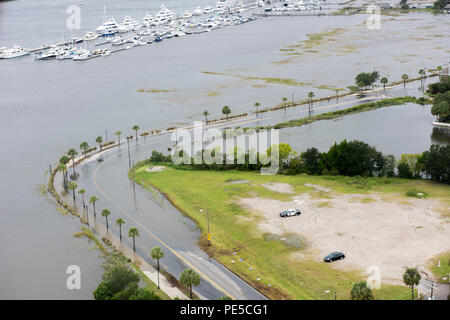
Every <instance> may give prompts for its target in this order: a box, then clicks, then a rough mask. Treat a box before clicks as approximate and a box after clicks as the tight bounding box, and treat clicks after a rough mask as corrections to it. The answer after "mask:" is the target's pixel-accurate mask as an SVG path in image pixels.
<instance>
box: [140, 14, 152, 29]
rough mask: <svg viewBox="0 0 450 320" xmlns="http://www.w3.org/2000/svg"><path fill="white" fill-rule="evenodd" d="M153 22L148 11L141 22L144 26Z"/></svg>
mask: <svg viewBox="0 0 450 320" xmlns="http://www.w3.org/2000/svg"><path fill="white" fill-rule="evenodd" d="M154 22H155V20H154V18H153V16H152V15H151V14H148V13H147V14H146V15H145V16H144V18H143V19H142V24H143V25H144V26H146V27H149V26H151V25H153V23H154Z"/></svg>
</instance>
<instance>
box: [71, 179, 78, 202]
mask: <svg viewBox="0 0 450 320" xmlns="http://www.w3.org/2000/svg"><path fill="white" fill-rule="evenodd" d="M77 188H78V185H77V184H76V183H75V182H73V181H70V184H69V189H70V190H72V195H73V202H75V190H76V189H77Z"/></svg>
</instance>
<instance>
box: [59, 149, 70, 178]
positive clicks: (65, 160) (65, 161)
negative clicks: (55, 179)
mask: <svg viewBox="0 0 450 320" xmlns="http://www.w3.org/2000/svg"><path fill="white" fill-rule="evenodd" d="M69 161H70V159H69V157H68V156H66V155H63V156H62V157H61V158H59V163H60V164H62V165H64V166H65V168H66V169H65V171H64V184H67V164H68V163H69Z"/></svg>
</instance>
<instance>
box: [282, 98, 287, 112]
mask: <svg viewBox="0 0 450 320" xmlns="http://www.w3.org/2000/svg"><path fill="white" fill-rule="evenodd" d="M281 100H282V101H283V105H284V112H286V108H287V100H288V98H282V99H281Z"/></svg>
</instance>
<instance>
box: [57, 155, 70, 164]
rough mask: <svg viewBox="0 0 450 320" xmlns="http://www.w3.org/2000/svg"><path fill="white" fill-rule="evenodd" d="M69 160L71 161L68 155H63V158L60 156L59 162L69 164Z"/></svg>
mask: <svg viewBox="0 0 450 320" xmlns="http://www.w3.org/2000/svg"><path fill="white" fill-rule="evenodd" d="M69 161H70V159H69V157H68V156H66V155H63V156H62V157H61V158H59V163H61V164H68V163H69Z"/></svg>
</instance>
